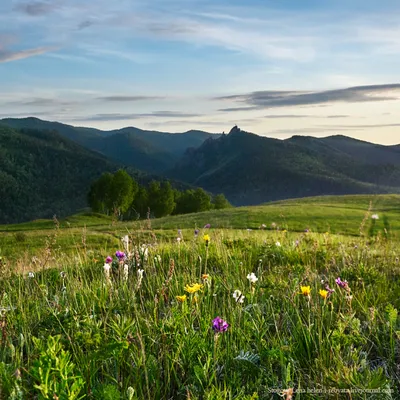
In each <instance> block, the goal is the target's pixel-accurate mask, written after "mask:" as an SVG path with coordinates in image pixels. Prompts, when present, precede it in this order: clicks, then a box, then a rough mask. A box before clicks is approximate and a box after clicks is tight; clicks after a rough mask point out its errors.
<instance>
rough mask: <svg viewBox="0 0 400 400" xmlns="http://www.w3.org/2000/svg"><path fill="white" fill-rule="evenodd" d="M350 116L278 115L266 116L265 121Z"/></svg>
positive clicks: (343, 116)
mask: <svg viewBox="0 0 400 400" xmlns="http://www.w3.org/2000/svg"><path fill="white" fill-rule="evenodd" d="M349 117H350V115H304V114H276V115H265V116H264V117H262V118H263V119H296V118H313V119H315V118H349Z"/></svg>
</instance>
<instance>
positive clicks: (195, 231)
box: [194, 229, 200, 237]
mask: <svg viewBox="0 0 400 400" xmlns="http://www.w3.org/2000/svg"><path fill="white" fill-rule="evenodd" d="M199 232H200V231H199V230H198V229H195V230H194V236H195V237H197V236H198V235H199Z"/></svg>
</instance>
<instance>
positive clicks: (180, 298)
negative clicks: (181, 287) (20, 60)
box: [176, 294, 187, 303]
mask: <svg viewBox="0 0 400 400" xmlns="http://www.w3.org/2000/svg"><path fill="white" fill-rule="evenodd" d="M176 299H177V300H178V301H179V303H183V302H184V301H186V299H187V296H186V294H184V295H183V296H176Z"/></svg>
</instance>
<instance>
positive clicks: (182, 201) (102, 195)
mask: <svg viewBox="0 0 400 400" xmlns="http://www.w3.org/2000/svg"><path fill="white" fill-rule="evenodd" d="M88 203H89V205H90V207H91V208H92V210H93V211H94V212H99V213H102V214H107V215H111V214H116V215H117V216H118V217H119V218H121V219H138V218H146V217H147V214H148V212H149V210H150V213H151V216H154V217H157V218H159V217H164V216H166V215H172V214H173V215H177V214H188V213H195V212H200V211H208V210H212V209H223V208H228V207H232V206H231V204H230V203H229V201H228V200H227V199H226V198H225V196H224V195H223V194H218V195H216V196H213V197H212V196H210V195H209V194H208V193H207V192H206V191H205V190H204V189H201V188H197V189H188V190H184V191H179V190H177V189H174V188H173V187H172V185H171V183H170V182H169V181H163V182H159V181H152V182H150V184H149V185H148V186H142V185H139V184H138V183H137V182H136V181H135V180H134V179H133V178H132V177H131V176H130V175H129V174H128V173H127V172H126V171H124V170H118V171H117V172H116V173H115V174H111V173H108V172H107V173H104V174H103V175H102V176H101V177H100V178H99V179H97V180H96V181H95V182H93V183H92V185H91V187H90V191H89V194H88Z"/></svg>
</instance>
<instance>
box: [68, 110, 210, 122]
mask: <svg viewBox="0 0 400 400" xmlns="http://www.w3.org/2000/svg"><path fill="white" fill-rule="evenodd" d="M200 116H202V114H190V113H184V112H177V111H153V112H151V113H142V114H119V113H113V114H96V115H92V116H88V117H87V116H86V117H76V118H74V120H75V121H127V120H132V119H142V118H193V117H200Z"/></svg>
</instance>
